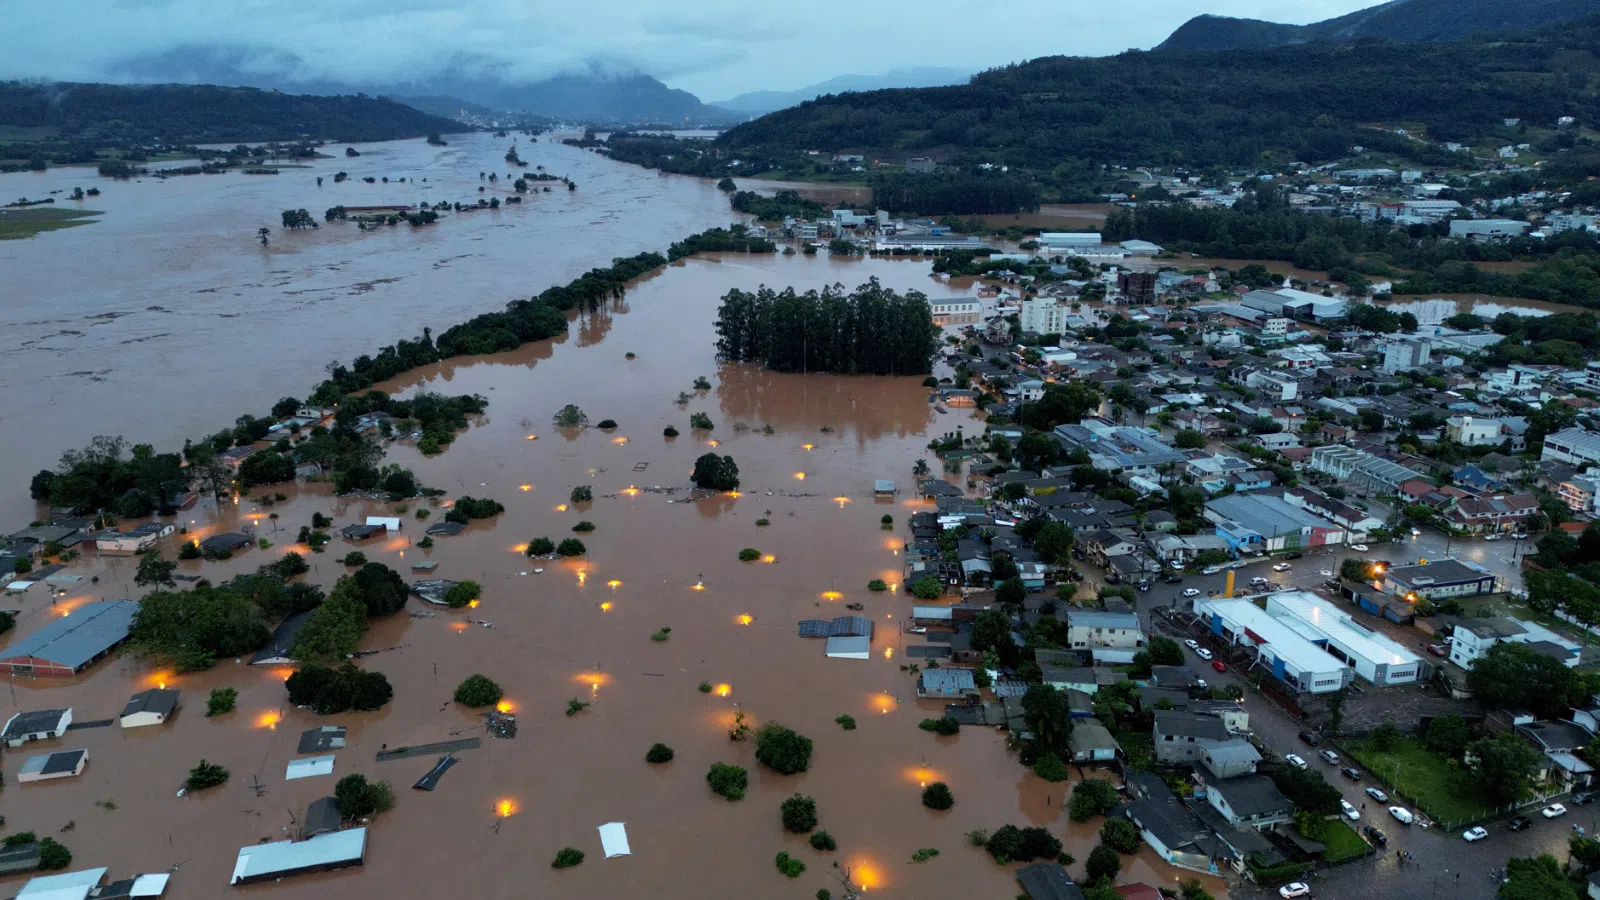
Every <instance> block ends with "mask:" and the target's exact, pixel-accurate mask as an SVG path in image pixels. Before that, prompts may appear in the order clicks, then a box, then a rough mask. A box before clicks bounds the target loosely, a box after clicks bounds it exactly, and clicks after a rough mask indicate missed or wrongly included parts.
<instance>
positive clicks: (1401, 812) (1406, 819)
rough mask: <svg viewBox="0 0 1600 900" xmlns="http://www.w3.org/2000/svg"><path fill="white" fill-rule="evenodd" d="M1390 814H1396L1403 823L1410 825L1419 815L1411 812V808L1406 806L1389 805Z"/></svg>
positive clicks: (1396, 817) (1397, 818)
mask: <svg viewBox="0 0 1600 900" xmlns="http://www.w3.org/2000/svg"><path fill="white" fill-rule="evenodd" d="M1389 815H1391V816H1394V817H1395V820H1396V821H1398V822H1399V823H1400V824H1401V825H1410V824H1411V823H1412V822H1415V821H1416V820H1417V817H1416V816H1414V815H1412V814H1411V810H1409V809H1406V808H1405V807H1404V806H1391V807H1389Z"/></svg>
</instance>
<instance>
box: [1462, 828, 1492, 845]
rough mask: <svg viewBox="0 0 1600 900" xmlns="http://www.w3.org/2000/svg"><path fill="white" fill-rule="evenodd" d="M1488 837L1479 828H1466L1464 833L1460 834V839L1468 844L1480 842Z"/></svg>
mask: <svg viewBox="0 0 1600 900" xmlns="http://www.w3.org/2000/svg"><path fill="white" fill-rule="evenodd" d="M1488 836H1489V832H1487V831H1484V830H1483V828H1482V827H1481V826H1480V827H1477V828H1468V829H1467V830H1466V831H1463V832H1462V833H1461V839H1462V840H1464V841H1466V842H1467V843H1469V844H1470V843H1472V842H1473V841H1481V840H1483V839H1484V838H1486V837H1488Z"/></svg>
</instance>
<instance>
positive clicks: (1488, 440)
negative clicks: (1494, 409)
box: [1444, 416, 1503, 447]
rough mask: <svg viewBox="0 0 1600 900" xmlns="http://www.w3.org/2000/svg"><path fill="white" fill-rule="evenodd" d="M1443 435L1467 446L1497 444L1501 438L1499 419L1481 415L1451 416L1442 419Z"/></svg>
mask: <svg viewBox="0 0 1600 900" xmlns="http://www.w3.org/2000/svg"><path fill="white" fill-rule="evenodd" d="M1444 425H1445V428H1444V436H1445V437H1446V438H1448V439H1450V440H1452V441H1455V442H1456V443H1458V444H1465V445H1467V446H1468V447H1483V446H1488V445H1491V444H1499V443H1500V442H1501V441H1502V440H1503V438H1501V436H1500V420H1499V419H1485V418H1483V417H1481V416H1477V417H1474V416H1451V417H1450V418H1448V419H1445V420H1444Z"/></svg>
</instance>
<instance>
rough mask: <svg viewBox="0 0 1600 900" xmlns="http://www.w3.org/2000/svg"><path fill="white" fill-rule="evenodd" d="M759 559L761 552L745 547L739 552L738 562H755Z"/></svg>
mask: <svg viewBox="0 0 1600 900" xmlns="http://www.w3.org/2000/svg"><path fill="white" fill-rule="evenodd" d="M760 558H761V551H760V550H757V549H756V548H754V547H746V548H744V549H743V550H740V551H739V561H740V562H755V561H756V560H758V559H760Z"/></svg>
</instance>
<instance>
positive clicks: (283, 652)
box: [250, 611, 311, 666]
mask: <svg viewBox="0 0 1600 900" xmlns="http://www.w3.org/2000/svg"><path fill="white" fill-rule="evenodd" d="M309 618H311V613H310V612H309V611H308V612H299V613H295V614H294V615H292V616H288V617H286V618H285V619H284V620H283V621H282V622H279V623H278V627H277V628H276V629H274V630H273V632H272V643H270V644H268V645H267V646H265V647H262V648H261V649H260V650H257V651H256V655H255V656H252V657H250V665H252V666H260V665H268V664H272V663H279V662H288V661H289V648H290V647H293V646H294V636H295V635H296V634H298V633H299V631H300V626H302V625H304V624H306V620H307V619H309Z"/></svg>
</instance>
